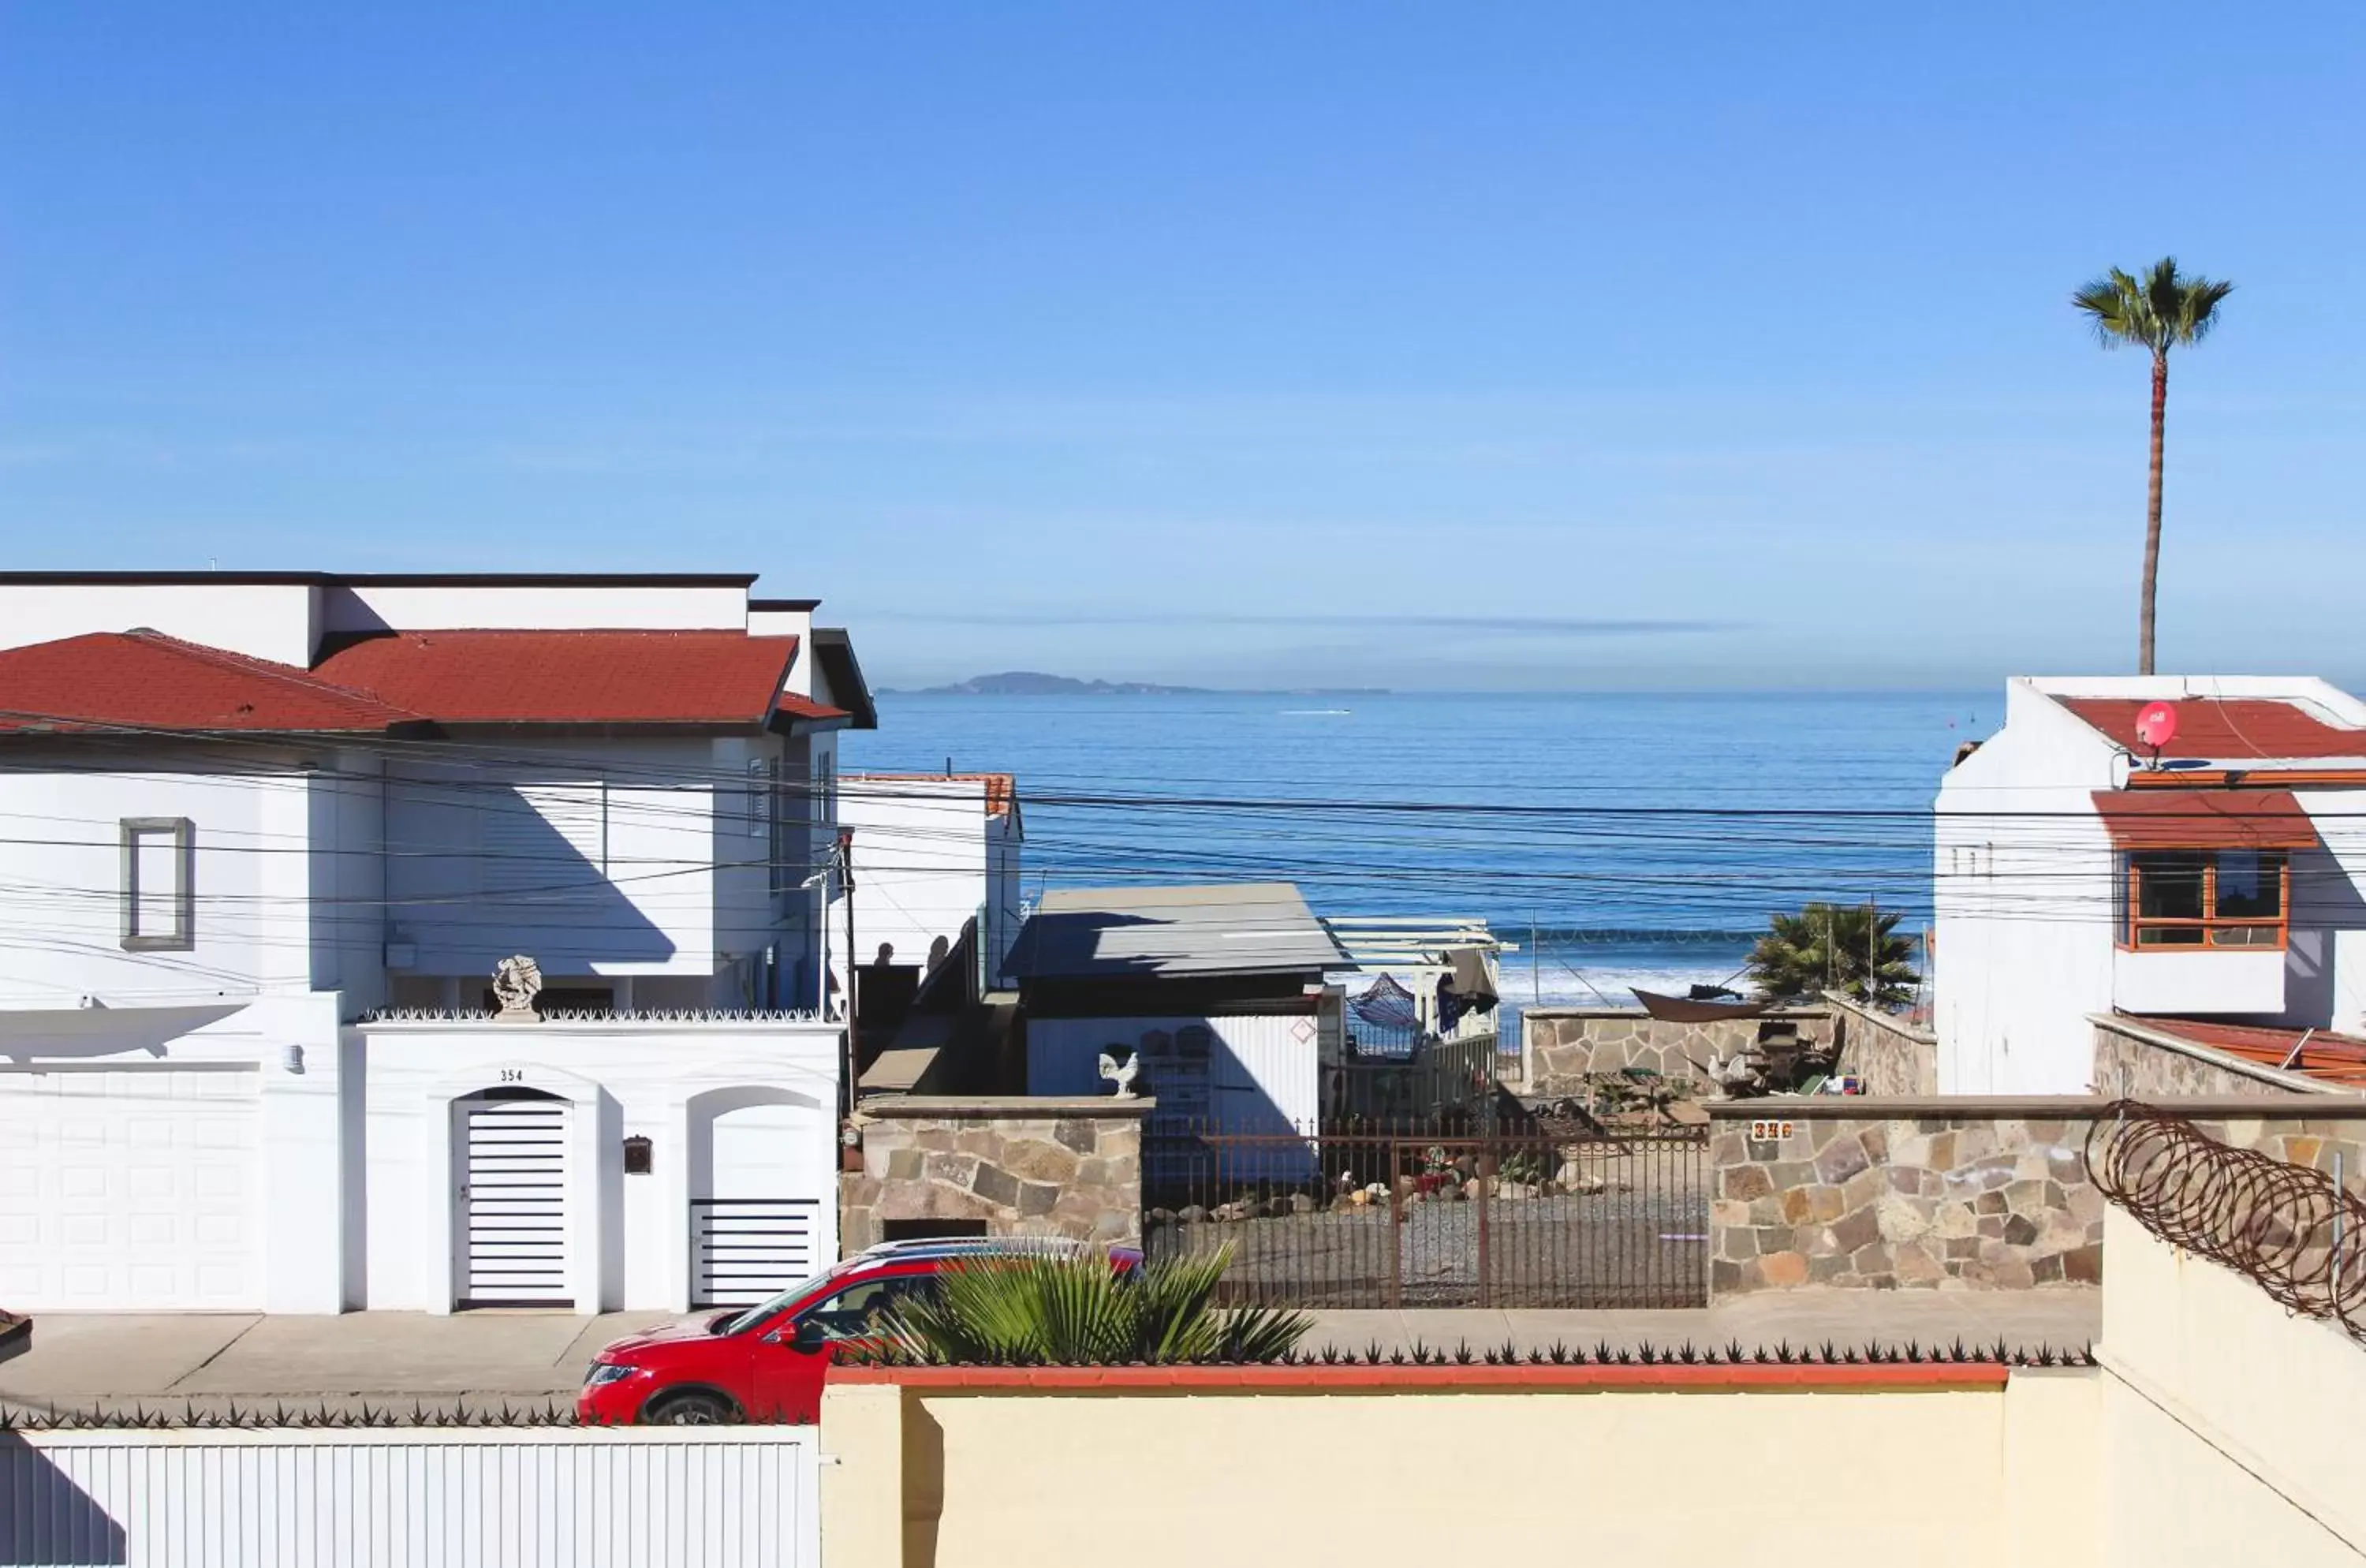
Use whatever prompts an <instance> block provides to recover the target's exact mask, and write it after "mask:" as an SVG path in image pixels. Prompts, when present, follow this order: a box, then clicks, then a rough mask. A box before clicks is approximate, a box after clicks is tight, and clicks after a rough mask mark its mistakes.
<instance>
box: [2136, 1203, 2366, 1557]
mask: <svg viewBox="0 0 2366 1568" xmlns="http://www.w3.org/2000/svg"><path fill="white" fill-rule="evenodd" d="M2105 1229H2106V1245H2107V1246H2108V1247H2109V1248H2110V1253H2111V1269H2110V1271H2109V1274H2108V1276H2107V1280H2106V1288H2105V1290H2104V1292H2103V1341H2102V1346H2101V1349H2100V1350H2099V1352H2098V1357H2099V1359H2101V1362H2102V1365H2103V1371H2104V1379H2103V1386H2102V1438H2103V1442H2104V1444H2105V1449H2106V1451H2107V1452H2108V1453H2109V1454H2110V1456H2111V1463H2110V1464H2109V1465H2108V1466H2107V1467H2106V1470H2105V1472H2104V1480H2105V1490H2104V1494H2103V1502H2104V1507H2103V1516H2104V1518H2105V1519H2106V1521H2107V1524H2108V1528H2109V1529H2110V1532H2111V1539H2112V1543H2113V1561H2115V1562H2129V1563H2137V1562H2144V1563H2165V1562H2208V1563H2222V1562H2223V1563H2233V1562H2271V1563H2276V1564H2280V1565H2291V1568H2313V1565H2315V1564H2318V1563H2327V1564H2330V1563H2354V1562H2357V1561H2358V1560H2359V1559H2360V1557H2366V1491H2362V1490H2361V1489H2360V1486H2359V1484H2358V1476H2357V1459H2356V1452H2355V1450H2356V1442H2355V1435H2356V1432H2357V1427H2358V1412H2359V1411H2360V1409H2366V1348H2360V1346H2359V1345H2358V1344H2357V1343H2356V1342H2355V1341H2353V1340H2352V1339H2350V1338H2349V1337H2348V1336H2347V1335H2345V1334H2343V1333H2342V1332H2341V1330H2340V1329H2339V1328H2338V1327H2337V1326H2335V1325H2328V1324H2325V1323H2319V1322H2315V1321H2314V1320H2311V1319H2308V1318H2295V1317H2293V1316H2292V1315H2291V1314H2288V1313H2287V1312H2285V1310H2284V1309H2283V1308H2282V1306H2280V1305H2278V1304H2277V1303H2275V1302H2274V1301H2272V1300H2270V1298H2269V1297H2268V1295H2267V1294H2266V1292H2262V1291H2261V1290H2260V1289H2259V1287H2258V1286H2257V1285H2255V1284H2253V1283H2252V1282H2251V1281H2250V1280H2247V1279H2245V1278H2243V1277H2242V1276H2240V1275H2238V1274H2236V1273H2233V1272H2231V1271H2229V1270H2227V1269H2221V1268H2219V1267H2218V1266H2217V1265H2215V1264H2213V1263H2206V1262H2203V1260H2201V1259H2200V1258H2194V1257H2191V1255H2189V1254H2186V1253H2183V1252H2180V1251H2179V1250H2177V1249H2176V1248H2174V1247H2169V1245H2167V1244H2166V1243H2164V1242H2161V1241H2159V1240H2158V1239H2156V1238H2155V1237H2153V1236H2152V1235H2148V1234H2147V1233H2146V1231H2145V1230H2144V1228H2143V1227H2142V1226H2140V1225H2139V1224H2136V1223H2135V1220H2133V1219H2131V1218H2130V1217H2128V1216H2127V1215H2126V1214H2124V1213H2120V1212H2119V1211H2117V1210H2114V1211H2113V1213H2111V1215H2110V1216H2109V1218H2108V1219H2107V1220H2106V1222H2105Z"/></svg>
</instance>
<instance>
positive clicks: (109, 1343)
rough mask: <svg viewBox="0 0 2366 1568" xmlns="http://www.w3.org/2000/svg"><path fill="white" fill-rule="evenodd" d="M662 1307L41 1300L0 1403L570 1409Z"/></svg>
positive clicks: (1669, 1333)
mask: <svg viewBox="0 0 2366 1568" xmlns="http://www.w3.org/2000/svg"><path fill="white" fill-rule="evenodd" d="M2101 1302H2102V1297H2101V1292H2098V1291H2095V1290H2090V1289H2082V1288H2076V1287H2073V1288H2067V1289H2058V1290H2038V1291H2015V1292H1887V1291H1885V1292H1866V1291H1788V1292H1766V1293H1763V1294H1760V1295H1750V1296H1739V1297H1735V1298H1733V1299H1731V1300H1729V1301H1726V1302H1723V1303H1718V1305H1716V1306H1712V1307H1708V1308H1707V1309H1703V1310H1695V1311H1671V1312H1492V1311H1440V1312H1322V1313H1316V1314H1313V1316H1314V1318H1315V1320H1316V1325H1315V1330H1314V1332H1313V1334H1312V1335H1310V1336H1309V1337H1308V1338H1307V1340H1306V1342H1305V1343H1306V1348H1309V1349H1313V1350H1320V1349H1322V1348H1324V1347H1326V1346H1329V1347H1335V1348H1339V1349H1342V1350H1358V1351H1360V1350H1363V1349H1365V1348H1369V1347H1370V1346H1372V1345H1375V1344H1377V1345H1379V1346H1380V1348H1381V1349H1382V1350H1383V1351H1388V1350H1394V1349H1406V1348H1411V1347H1412V1346H1414V1344H1416V1343H1418V1344H1421V1345H1425V1346H1427V1347H1429V1348H1433V1349H1444V1350H1451V1349H1453V1348H1456V1347H1457V1346H1458V1345H1461V1344H1468V1345H1469V1346H1470V1348H1471V1349H1472V1350H1474V1351H1485V1350H1490V1349H1496V1348H1501V1347H1502V1346H1504V1344H1505V1343H1507V1342H1508V1343H1510V1344H1511V1345H1512V1346H1513V1347H1514V1348H1516V1349H1518V1350H1521V1351H1527V1350H1528V1349H1532V1348H1534V1349H1545V1348H1550V1347H1551V1346H1552V1345H1554V1344H1555V1343H1560V1344H1564V1345H1567V1346H1568V1347H1570V1348H1572V1349H1576V1348H1593V1347H1594V1346H1595V1345H1597V1344H1601V1343H1607V1344H1608V1345H1610V1346H1611V1347H1612V1348H1614V1349H1617V1348H1628V1349H1631V1348H1635V1347H1637V1346H1640V1345H1643V1344H1647V1343H1648V1344H1652V1345H1659V1346H1666V1347H1671V1348H1673V1347H1677V1346H1682V1345H1684V1343H1686V1342H1687V1341H1689V1342H1690V1343H1692V1344H1693V1345H1695V1346H1697V1347H1700V1348H1707V1347H1709V1346H1711V1345H1718V1346H1722V1345H1726V1344H1728V1343H1730V1342H1735V1341H1738V1342H1740V1343H1741V1346H1742V1347H1743V1348H1745V1349H1754V1348H1758V1347H1760V1346H1765V1347H1768V1348H1772V1347H1774V1346H1775V1345H1776V1344H1778V1343H1782V1342H1785V1341H1787V1342H1788V1343H1790V1344H1791V1345H1792V1346H1794V1347H1807V1346H1820V1345H1822V1344H1823V1343H1824V1342H1825V1341H1827V1340H1829V1341H1831V1343H1832V1344H1833V1345H1834V1346H1836V1347H1841V1348H1846V1347H1850V1346H1857V1347H1862V1346H1865V1345H1867V1344H1872V1343H1876V1342H1877V1343H1881V1344H1885V1345H1898V1344H1904V1343H1906V1342H1908V1341H1919V1342H1920V1343H1921V1344H1924V1345H1941V1344H1953V1343H1954V1342H1955V1340H1957V1339H1962V1340H1963V1341H1964V1342H1965V1343H1966V1344H1967V1345H1974V1346H1979V1347H1983V1348H1985V1347H1989V1346H1993V1345H1995V1344H1996V1343H1997V1342H1998V1341H2000V1340H2002V1341H2003V1342H2004V1343H2005V1344H2006V1345H2007V1346H2009V1347H2011V1348H2030V1349H2035V1348H2043V1347H2051V1348H2082V1347H2084V1346H2086V1345H2087V1344H2089V1343H2090V1341H2092V1340H2093V1339H2094V1338H2095V1337H2096V1335H2097V1333H2098V1329H2099V1325H2100V1323H2101ZM666 1315H667V1314H663V1313H654V1312H636V1313H611V1314H607V1315H605V1316H603V1317H594V1318H585V1317H578V1316H576V1315H574V1314H571V1313H547V1312H471V1313H462V1314H455V1315H452V1316H448V1317H444V1316H429V1315H428V1314H424V1313H401V1312H363V1313H349V1314H345V1315H344V1316H342V1317H264V1316H255V1315H242V1314H207V1313H186V1314H113V1313H89V1314H68V1313H52V1314H47V1315H45V1316H40V1317H37V1318H36V1319H35V1320H34V1324H33V1347H32V1348H31V1349H30V1350H28V1351H27V1352H26V1353H24V1354H23V1355H21V1356H19V1357H17V1359H14V1360H11V1361H9V1362H8V1363H6V1365H5V1366H0V1405H8V1406H15V1407H18V1408H29V1409H34V1410H47V1409H57V1408H75V1409H81V1408H90V1407H99V1408H107V1409H128V1408H130V1407H132V1406H135V1405H144V1406H145V1407H147V1408H150V1409H156V1408H160V1407H161V1408H163V1409H164V1410H166V1411H167V1412H176V1411H180V1410H183V1409H193V1410H220V1409H222V1408H225V1407H226V1406H228V1405H230V1404H239V1405H242V1406H251V1405H254V1404H257V1403H263V1404H270V1403H276V1402H279V1401H286V1402H288V1403H290V1404H295V1403H302V1404H308V1405H310V1404H318V1403H321V1402H323V1401H325V1402H327V1403H330V1404H334V1405H337V1406H339V1407H341V1408H352V1407H355V1406H358V1405H360V1404H398V1405H400V1406H404V1407H408V1406H410V1405H411V1404H413V1403H419V1404H427V1405H430V1406H432V1407H437V1408H449V1407H451V1406H453V1405H455V1404H461V1403H465V1404H468V1406H469V1407H470V1408H472V1409H482V1408H487V1407H498V1406H500V1405H501V1404H504V1403H508V1404H513V1405H514V1404H533V1405H537V1406H539V1405H545V1404H554V1403H555V1404H571V1403H572V1401H573V1399H574V1396H575V1391H576V1389H577V1387H578V1386H579V1385H580V1383H581V1382H582V1379H583V1369H584V1367H585V1366H586V1365H587V1364H588V1363H589V1362H590V1360H591V1356H592V1354H593V1352H595V1351H597V1350H598V1349H599V1348H600V1347H601V1346H603V1345H604V1344H606V1343H607V1342H608V1341H609V1340H611V1339H614V1338H616V1337H619V1336H620V1335H624V1334H627V1333H630V1332H632V1331H633V1330H635V1329H637V1328H639V1327H642V1326H644V1325H648V1324H649V1323H653V1322H657V1321H659V1320H661V1319H662V1318H664V1317H665V1316H666Z"/></svg>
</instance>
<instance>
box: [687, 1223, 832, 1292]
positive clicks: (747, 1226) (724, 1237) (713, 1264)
mask: <svg viewBox="0 0 2366 1568" xmlns="http://www.w3.org/2000/svg"><path fill="white" fill-rule="evenodd" d="M820 1214H821V1204H820V1202H819V1201H817V1200H816V1199H812V1198H693V1199H692V1200H691V1202H690V1235H691V1255H692V1262H693V1274H692V1276H691V1305H693V1306H694V1307H727V1306H754V1305H755V1304H756V1303H758V1302H761V1301H769V1300H771V1299H772V1297H774V1296H776V1295H779V1294H780V1293H781V1292H783V1291H785V1290H787V1289H788V1288H789V1287H790V1286H791V1285H794V1284H795V1283H796V1282H797V1281H799V1280H808V1279H811V1278H812V1277H813V1276H814V1274H815V1273H817V1271H818V1270H819V1269H820V1268H821V1264H820V1261H819V1260H818V1258H817V1256H816V1248H815V1247H814V1235H815V1231H816V1229H817V1223H818V1221H819V1218H820Z"/></svg>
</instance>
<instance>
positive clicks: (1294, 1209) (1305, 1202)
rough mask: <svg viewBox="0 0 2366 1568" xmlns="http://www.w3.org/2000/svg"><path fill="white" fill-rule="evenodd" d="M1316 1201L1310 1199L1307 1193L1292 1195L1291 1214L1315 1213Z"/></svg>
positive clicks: (1294, 1193)
mask: <svg viewBox="0 0 2366 1568" xmlns="http://www.w3.org/2000/svg"><path fill="white" fill-rule="evenodd" d="M1314 1208H1315V1204H1314V1200H1313V1199H1312V1198H1310V1197H1308V1196H1307V1195H1306V1194H1305V1193H1303V1192H1293V1193H1291V1194H1290V1213H1293V1214H1311V1213H1313V1212H1314Z"/></svg>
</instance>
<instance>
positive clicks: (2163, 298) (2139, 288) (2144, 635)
mask: <svg viewBox="0 0 2366 1568" xmlns="http://www.w3.org/2000/svg"><path fill="white" fill-rule="evenodd" d="M2234 291H2235V286H2234V285H2233V284H2231V283H2222V282H2217V281H2214V280H2213V279H2211V278H2207V277H2188V276H2184V275H2183V274H2180V272H2179V271H2178V270H2177V259H2176V258H2175V257H2174V256H2163V257H2162V258H2161V259H2160V260H2158V261H2157V262H2155V263H2153V265H2152V266H2151V268H2150V269H2149V270H2147V271H2146V273H2145V275H2144V276H2142V277H2135V276H2130V275H2129V274H2127V273H2124V272H2122V271H2121V270H2120V269H2119V268H2118V267H2113V269H2112V270H2111V271H2109V272H2107V273H2105V274H2104V275H2103V276H2101V277H2099V278H2096V279H2095V280H2094V281H2093V282H2091V283H2090V284H2088V285H2086V286H2085V287H2084V288H2080V289H2079V290H2078V291H2077V292H2076V293H2074V294H2072V295H2071V296H2070V304H2071V307H2072V308H2073V309H2074V310H2081V311H2083V312H2085V313H2086V316H2087V318H2088V324H2089V325H2090V326H2092V327H2093V328H2094V329H2095V336H2096V337H2097V338H2099V339H2101V342H2102V344H2103V346H2104V347H2105V348H2118V347H2121V346H2122V345H2124V344H2134V345H2135V346H2136V347H2139V348H2144V349H2148V350H2150V351H2151V353H2152V468H2151V478H2150V481H2149V483H2148V484H2147V486H2146V491H2145V554H2144V582H2143V587H2142V590H2141V597H2140V598H2139V600H2138V602H2137V607H2136V672H2137V673H2138V674H2140V675H2149V674H2151V673H2152V620H2153V615H2152V611H2153V591H2154V589H2155V587H2156V586H2157V585H2158V581H2159V576H2160V476H2161V442H2162V438H2163V436H2164V434H2166V432H2167V429H2168V424H2169V350H2170V349H2171V348H2180V347H2183V346H2185V345H2186V344H2196V343H2200V342H2201V341H2202V340H2203V338H2205V337H2207V336H2208V335H2209V334H2210V329H2211V328H2212V327H2214V326H2216V325H2217V324H2218V307H2219V305H2220V304H2221V303H2222V302H2224V301H2225V298H2226V296H2227V295H2229V294H2231V293H2233V292H2234Z"/></svg>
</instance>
